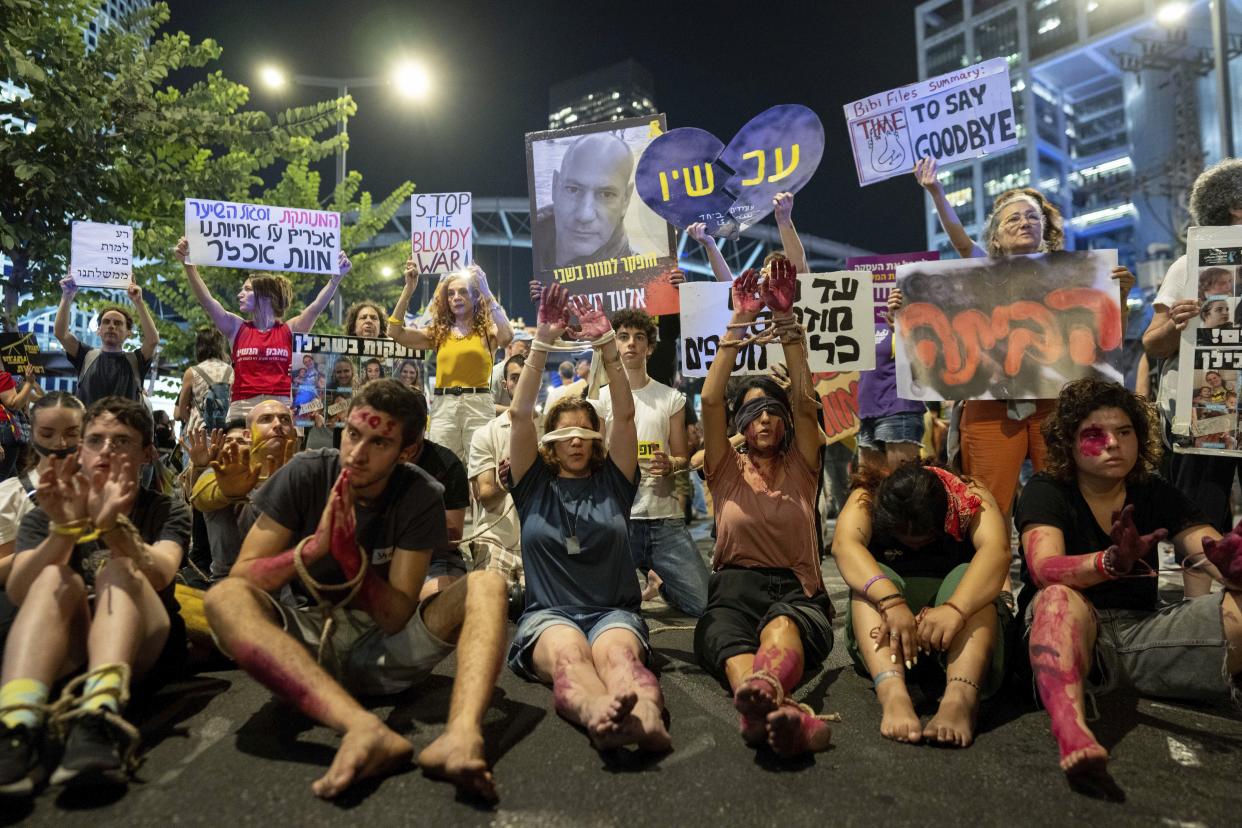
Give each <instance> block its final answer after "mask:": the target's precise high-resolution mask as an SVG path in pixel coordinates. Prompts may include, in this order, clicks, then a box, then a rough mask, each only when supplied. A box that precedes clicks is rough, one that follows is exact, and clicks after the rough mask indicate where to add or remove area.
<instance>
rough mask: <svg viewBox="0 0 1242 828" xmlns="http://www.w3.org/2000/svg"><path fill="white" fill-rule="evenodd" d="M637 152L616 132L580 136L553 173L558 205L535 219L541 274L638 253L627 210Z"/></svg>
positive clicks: (553, 184) (555, 198)
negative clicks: (628, 233) (628, 229)
mask: <svg viewBox="0 0 1242 828" xmlns="http://www.w3.org/2000/svg"><path fill="white" fill-rule="evenodd" d="M633 171H634V154H633V153H632V152H630V148H629V147H628V146H626V143H625V142H624V141H622V140H621V139H620V138H618V137H617V136H616V135H613V134H611V133H604V132H599V133H595V134H593V135H584V136H582V137H581V138H578V139H577V140H576V141H574V143H573V144H572V145H571V146H570V147H569V149H568V150H567V151H566V152H565V156H564V158H562V159H561V168H560V169H559V170H555V171H553V173H552V205H551V206H550V207H544V208H541V209H540V210H539V213H538V215H536V216H535V235H536V236H537V237H538V238H539V240H540V244H539V248H538V249H539V254H540V258H539V261H538V262H537V263H536V265H537V266H536V268H535V269H536V271H539V272H544V271H549V270H553V269H555V268H558V267H573V266H574V265H580V264H586V263H588V262H598V261H600V260H602V259H614V258H617V257H619V256H629V255H632V254H633V252H634V251H633V250H632V249H631V248H630V241H629V238H628V237H627V236H626V233H625V212H626V210H627V209H628V208H629V206H630V196H631V195H632V194H633V192H634V187H633V184H632V183H631V181H630V175H631V173H633Z"/></svg>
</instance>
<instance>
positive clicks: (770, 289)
mask: <svg viewBox="0 0 1242 828" xmlns="http://www.w3.org/2000/svg"><path fill="white" fill-rule="evenodd" d="M797 293H798V272H797V270H796V269H795V268H794V264H793V262H791V261H790V260H789V259H786V258H785V257H784V256H779V257H777V258H775V259H773V260H772V263H771V264H769V265H768V275H767V278H766V279H764V280H763V281H762V282H761V283H760V285H759V297H760V298H761V299H763V303H764V304H765V305H767V306H768V307H769V308H771V309H772V312H773V313H789V311H791V310H792V309H793V303H794V297H795V296H796V295H797Z"/></svg>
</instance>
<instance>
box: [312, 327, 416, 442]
mask: <svg viewBox="0 0 1242 828" xmlns="http://www.w3.org/2000/svg"><path fill="white" fill-rule="evenodd" d="M293 350H294V353H293V361H292V363H291V364H290V367H289V373H290V376H289V384H290V387H291V388H292V391H293V418H294V422H295V423H296V424H297V425H299V426H303V427H306V426H329V427H333V426H335V427H338V428H339V427H342V426H344V424H345V412H346V411H348V410H349V401H350V399H351V398H352V397H353V394H354V391H355V390H357V389H358V388H361V387H362V386H363V385H364V384H365V383H367V382H369V381H370V380H373V379H382V378H384V377H393V378H394V379H398V380H400V381H402V382H404V383H406V384H407V385H409V386H410V387H411V388H417V389H419V390H420V391H421V390H423V386H424V380H425V378H426V372H425V371H424V368H423V352H422V351H416V350H414V349H412V348H407V347H406V346H404V345H402V344H400V343H399V342H394V341H393V340H391V339H371V338H369V337H361V336H325V335H319V334H294V336H293Z"/></svg>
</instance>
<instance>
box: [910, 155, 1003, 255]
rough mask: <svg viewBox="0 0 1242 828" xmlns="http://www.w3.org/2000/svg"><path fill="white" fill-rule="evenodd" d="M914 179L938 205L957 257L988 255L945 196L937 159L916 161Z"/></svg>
mask: <svg viewBox="0 0 1242 828" xmlns="http://www.w3.org/2000/svg"><path fill="white" fill-rule="evenodd" d="M914 177H915V178H916V179H918V182H919V185H920V186H921V187H922V188H923V189H924V190H927V192H928V193H929V194H930V195H931V197H932V203H933V204H935V205H936V215H937V216H939V217H940V226H941V227H943V228H944V232H946V233H948V234H949V242H950V243H951V244H952V245H953V249H954V250H956V251H957V255H959V256H961V257H962V258H963V259H971V258H979V257H982V256H986V255H988V253H987V251H986V250H984V249H983V248H982V247H980V246H979V245H978V244H976V243H975V241H974V239H972V238H971V237H970V236H969V235H968V234H967V233H966V228H964V227H963V226H962V222H961V219H959V218H958V217H957V212H956V211H955V210H954V209H953V205H952V204H950V203H949V199H948V198H947V197H946V196H945V194H944V185H943V184H941V183H940V179H939V178H937V177H936V159H935V158H932V157H930V156H928V157H926V158H920V159H919V160H918V161H916V162H915V164H914Z"/></svg>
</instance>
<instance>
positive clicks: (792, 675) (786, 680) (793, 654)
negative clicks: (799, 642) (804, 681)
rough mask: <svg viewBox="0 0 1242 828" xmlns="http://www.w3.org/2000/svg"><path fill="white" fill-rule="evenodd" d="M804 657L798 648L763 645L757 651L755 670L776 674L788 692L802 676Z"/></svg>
mask: <svg viewBox="0 0 1242 828" xmlns="http://www.w3.org/2000/svg"><path fill="white" fill-rule="evenodd" d="M802 668H803V657H802V653H800V652H798V651H797V650H790V649H785V648H783V647H763V648H760V650H759V652H757V653H755V666H754V671H755V672H756V673H757V672H759V671H760V670H763V671H764V672H765V673H771V674H772V675H774V676H776V680H777V681H779V682H780V683H781V689H782V690H784V691H785V692H786V693H788V692H789V691H791V690H793V689H794V685H796V684H797V683H798V680H799V679H801V678H802Z"/></svg>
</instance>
